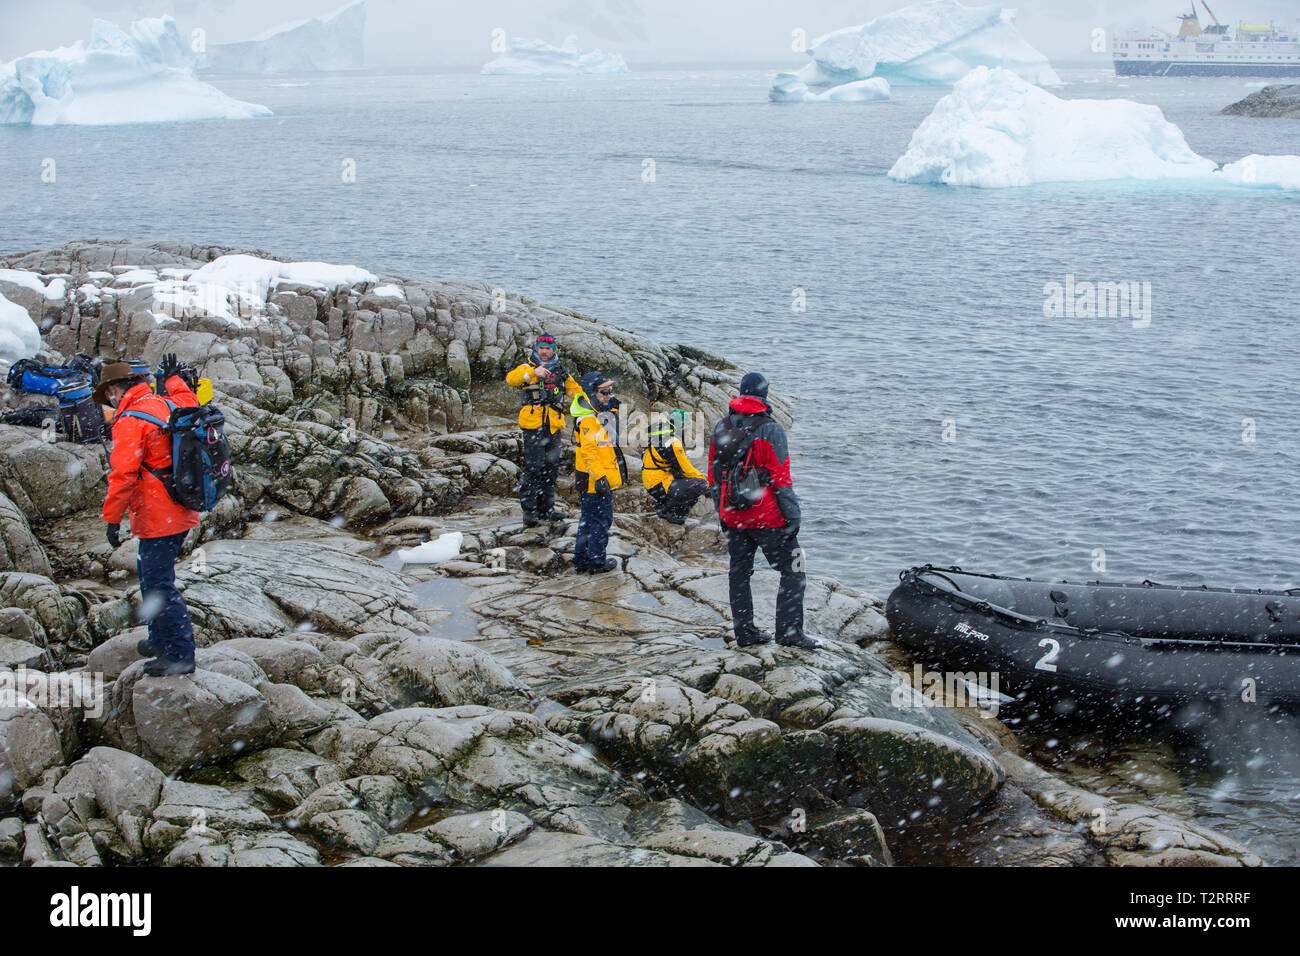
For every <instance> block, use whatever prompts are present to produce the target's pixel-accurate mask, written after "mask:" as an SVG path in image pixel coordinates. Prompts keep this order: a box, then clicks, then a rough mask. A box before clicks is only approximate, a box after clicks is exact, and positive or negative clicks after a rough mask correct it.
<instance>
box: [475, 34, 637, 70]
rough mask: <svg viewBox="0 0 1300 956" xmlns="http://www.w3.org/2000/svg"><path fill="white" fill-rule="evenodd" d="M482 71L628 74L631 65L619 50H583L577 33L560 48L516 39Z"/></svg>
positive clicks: (570, 35)
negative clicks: (618, 52)
mask: <svg viewBox="0 0 1300 956" xmlns="http://www.w3.org/2000/svg"><path fill="white" fill-rule="evenodd" d="M482 72H483V74H484V75H486V76H546V75H555V74H560V75H576V74H579V73H627V72H628V68H627V64H626V63H624V62H623V58H622V57H621V56H619V55H618V54H617V53H604V52H602V51H600V50H592V51H591V52H590V53H583V52H582V51H581V50H579V49H578V38H577V36H576V35H574V34H572V33H571V34H569V36H568V37H567V38H566V39H565V41H564V45H563V46H559V47H554V46H551V45H550V44H549V43H545V42H543V41H541V40H521V39H518V38H514V39H512V40H511V41H510V49H509V50H507V51H506V52H505V53H503V54H502V55H501V56H499V57H497V58H496V59H495V60H493V61H492V62H491V63H488V64H486V65H485V66H484V67H483V70H482Z"/></svg>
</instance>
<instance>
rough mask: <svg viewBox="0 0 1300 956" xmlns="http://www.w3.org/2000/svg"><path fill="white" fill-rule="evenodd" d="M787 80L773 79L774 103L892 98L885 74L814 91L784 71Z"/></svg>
mask: <svg viewBox="0 0 1300 956" xmlns="http://www.w3.org/2000/svg"><path fill="white" fill-rule="evenodd" d="M781 75H782V76H783V77H787V78H788V79H786V80H781V79H780V78H778V79H777V80H773V81H772V89H771V91H770V92H769V94H768V96H769V97H770V99H771V100H772V102H773V103H874V102H876V101H878V100H887V99H889V98H890V95H891V92H892V91H891V90H890V88H889V81H888V80H887V79H885V78H884V77H883V76H875V77H872V78H871V79H869V80H854V81H853V82H852V83H841V84H840V85H839V86H832V87H831V88H830V89H827V90H822V91H821V92H814V91H813V90H810V89H809V88H808V87H807V86H806V85H805V84H804V83H803V81H802V80H800V79H799V78H798V77H796V76H795V74H793V73H783V74H781Z"/></svg>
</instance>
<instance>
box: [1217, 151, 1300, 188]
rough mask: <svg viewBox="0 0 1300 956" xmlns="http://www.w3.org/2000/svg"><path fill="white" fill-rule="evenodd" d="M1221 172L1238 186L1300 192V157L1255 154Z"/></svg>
mask: <svg viewBox="0 0 1300 956" xmlns="http://www.w3.org/2000/svg"><path fill="white" fill-rule="evenodd" d="M1219 172H1220V175H1222V176H1223V178H1224V179H1226V180H1227V181H1228V182H1230V183H1233V184H1234V185H1237V186H1259V187H1263V188H1268V187H1272V188H1274V189H1297V190H1300V156H1261V155H1259V154H1258V153H1255V154H1252V155H1250V156H1247V157H1245V158H1244V159H1240V160H1238V161H1237V162H1235V163H1228V164H1227V165H1226V166H1224V167H1223V169H1221V170H1220V171H1219Z"/></svg>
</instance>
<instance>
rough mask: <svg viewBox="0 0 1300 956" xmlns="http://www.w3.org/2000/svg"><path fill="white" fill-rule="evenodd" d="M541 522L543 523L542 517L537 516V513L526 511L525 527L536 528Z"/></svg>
mask: <svg viewBox="0 0 1300 956" xmlns="http://www.w3.org/2000/svg"><path fill="white" fill-rule="evenodd" d="M541 523H542V519H541V518H539V517H537V515H535V514H533V513H532V512H531V511H525V512H524V527H525V528H536V527H537V526H538V525H539V524H541Z"/></svg>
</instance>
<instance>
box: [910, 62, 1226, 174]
mask: <svg viewBox="0 0 1300 956" xmlns="http://www.w3.org/2000/svg"><path fill="white" fill-rule="evenodd" d="M1215 165H1216V164H1215V163H1214V162H1212V161H1211V160H1208V159H1205V158H1204V157H1202V156H1198V155H1197V154H1196V153H1194V152H1192V148H1191V147H1190V146H1188V145H1187V140H1186V138H1185V137H1184V136H1183V133H1182V130H1180V129H1179V128H1178V127H1177V126H1175V125H1174V124H1173V123H1171V122H1169V121H1168V120H1166V119H1165V116H1164V114H1163V113H1162V112H1161V111H1160V108H1159V107H1158V106H1147V105H1145V104H1142V103H1134V102H1132V101H1131V100H1063V99H1061V98H1059V97H1057V96H1053V95H1052V94H1051V93H1049V92H1047V91H1046V90H1044V89H1041V88H1039V87H1037V86H1034V85H1033V84H1032V83H1028V82H1026V81H1025V80H1023V79H1021V78H1020V77H1019V76H1017V75H1016V74H1015V73H1012V72H1011V71H1010V70H1003V69H995V70H990V69H987V68H985V67H980V68H978V69H976V70H974V71H973V72H972V73H970V75H968V76H967V77H966V78H965V79H964V80H962V81H961V82H959V83H958V84H957V85H956V86H955V87H954V88H953V91H952V92H951V93H949V94H948V95H947V96H945V97H944V98H943V99H941V100H940V101H939V102H938V103H937V104H936V105H935V108H934V111H933V112H932V113H931V114H930V115H929V116H927V117H926V118H925V120H924V121H923V122H922V123H921V125H920V126H919V127H918V128H917V130H916V132H915V133H913V134H912V141H911V143H910V144H909V145H908V147H907V152H905V153H904V154H903V155H902V157H900V158H899V160H898V162H896V163H895V164H894V166H893V168H892V169H890V171H889V177H890V178H891V179H896V180H899V181H901V182H907V183H943V184H946V185H949V186H984V187H992V188H997V187H1007V186H1028V185H1031V184H1032V183H1045V182H1081V181H1087V180H1102V179H1167V178H1177V177H1183V178H1188V177H1191V178H1194V177H1204V176H1209V175H1210V174H1212V173H1213V172H1214V169H1215Z"/></svg>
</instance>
